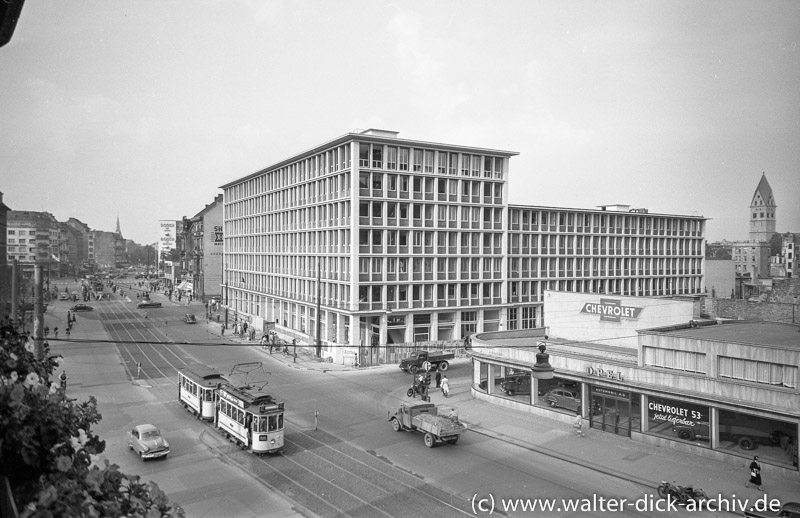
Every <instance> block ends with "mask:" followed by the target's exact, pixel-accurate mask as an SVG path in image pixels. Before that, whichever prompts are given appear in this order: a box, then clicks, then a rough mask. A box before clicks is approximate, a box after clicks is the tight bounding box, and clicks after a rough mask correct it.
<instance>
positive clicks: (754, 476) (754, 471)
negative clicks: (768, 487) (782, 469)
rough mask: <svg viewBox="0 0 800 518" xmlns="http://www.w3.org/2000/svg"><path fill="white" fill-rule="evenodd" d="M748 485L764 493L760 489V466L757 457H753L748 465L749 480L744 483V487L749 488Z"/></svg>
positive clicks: (761, 488) (762, 489)
mask: <svg viewBox="0 0 800 518" xmlns="http://www.w3.org/2000/svg"><path fill="white" fill-rule="evenodd" d="M750 484H755V485H756V486H758V490H759V491H764V488H763V487H761V464H759V463H758V455H756V456H755V457H753V462H751V463H750V480H748V481H747V482H745V483H744V487H750Z"/></svg>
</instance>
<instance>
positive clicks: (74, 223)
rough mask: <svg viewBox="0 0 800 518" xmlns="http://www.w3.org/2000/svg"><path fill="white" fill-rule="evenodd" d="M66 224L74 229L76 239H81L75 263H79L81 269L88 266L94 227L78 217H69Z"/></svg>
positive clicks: (76, 251)
mask: <svg viewBox="0 0 800 518" xmlns="http://www.w3.org/2000/svg"><path fill="white" fill-rule="evenodd" d="M64 224H65V225H67V226H69V227H70V228H71V229H72V230H73V231H74V236H75V239H78V240H79V246H78V247H77V248H76V250H75V259H76V260H75V264H77V265H78V268H79V270H80V269H81V268H87V267H88V264H89V233H90V232H91V231H92V229H91V228H90V227H89V225H87V224H86V223H84V222H83V221H81V220H79V219H76V218H69V219H68V220H67V221H65V222H64ZM93 248H94V247H93ZM70 253H72V250H70Z"/></svg>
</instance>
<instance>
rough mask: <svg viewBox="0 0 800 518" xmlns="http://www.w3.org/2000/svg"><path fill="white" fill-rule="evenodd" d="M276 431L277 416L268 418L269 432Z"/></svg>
mask: <svg viewBox="0 0 800 518" xmlns="http://www.w3.org/2000/svg"><path fill="white" fill-rule="evenodd" d="M277 429H278V416H274V415H271V416H269V431H270V432H274V431H275V430H277Z"/></svg>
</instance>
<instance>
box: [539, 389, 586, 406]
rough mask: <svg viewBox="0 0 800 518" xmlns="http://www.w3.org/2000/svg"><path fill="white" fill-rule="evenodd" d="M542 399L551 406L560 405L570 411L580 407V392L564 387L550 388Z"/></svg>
mask: <svg viewBox="0 0 800 518" xmlns="http://www.w3.org/2000/svg"><path fill="white" fill-rule="evenodd" d="M544 400H545V401H547V403H548V404H549V405H550V406H551V407H553V408H555V407H561V408H567V409H569V410H572V411H577V410H579V409H580V408H581V396H580V394H579V393H578V392H576V391H573V390H569V389H565V388H554V389H552V390H551V391H550V392H548V393H547V394H546V395H545V396H544Z"/></svg>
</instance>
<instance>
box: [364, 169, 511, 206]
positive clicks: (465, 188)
mask: <svg viewBox="0 0 800 518" xmlns="http://www.w3.org/2000/svg"><path fill="white" fill-rule="evenodd" d="M459 184H460V185H461V196H462V198H461V201H465V202H470V201H473V200H480V201H483V202H486V203H498V204H502V203H503V183H502V182H492V181H485V180H484V181H479V180H458V179H452V178H432V177H425V176H415V175H403V174H384V173H378V172H374V171H373V172H368V171H364V172H361V173H359V175H358V187H359V194H360V195H361V196H362V197H363V196H371V197H379V198H383V197H389V198H397V197H401V198H407V197H408V193H409V192H411V193H413V194H415V195H419V197H421V195H423V194H424V195H427V196H426V199H433V196H434V194H436V195H438V197H439V199H441V200H446V199H449V200H450V201H458V199H457V198H458V193H459V188H458V186H459ZM384 187H386V191H384ZM481 195H482V196H483V198H481ZM415 197H417V196H415Z"/></svg>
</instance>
